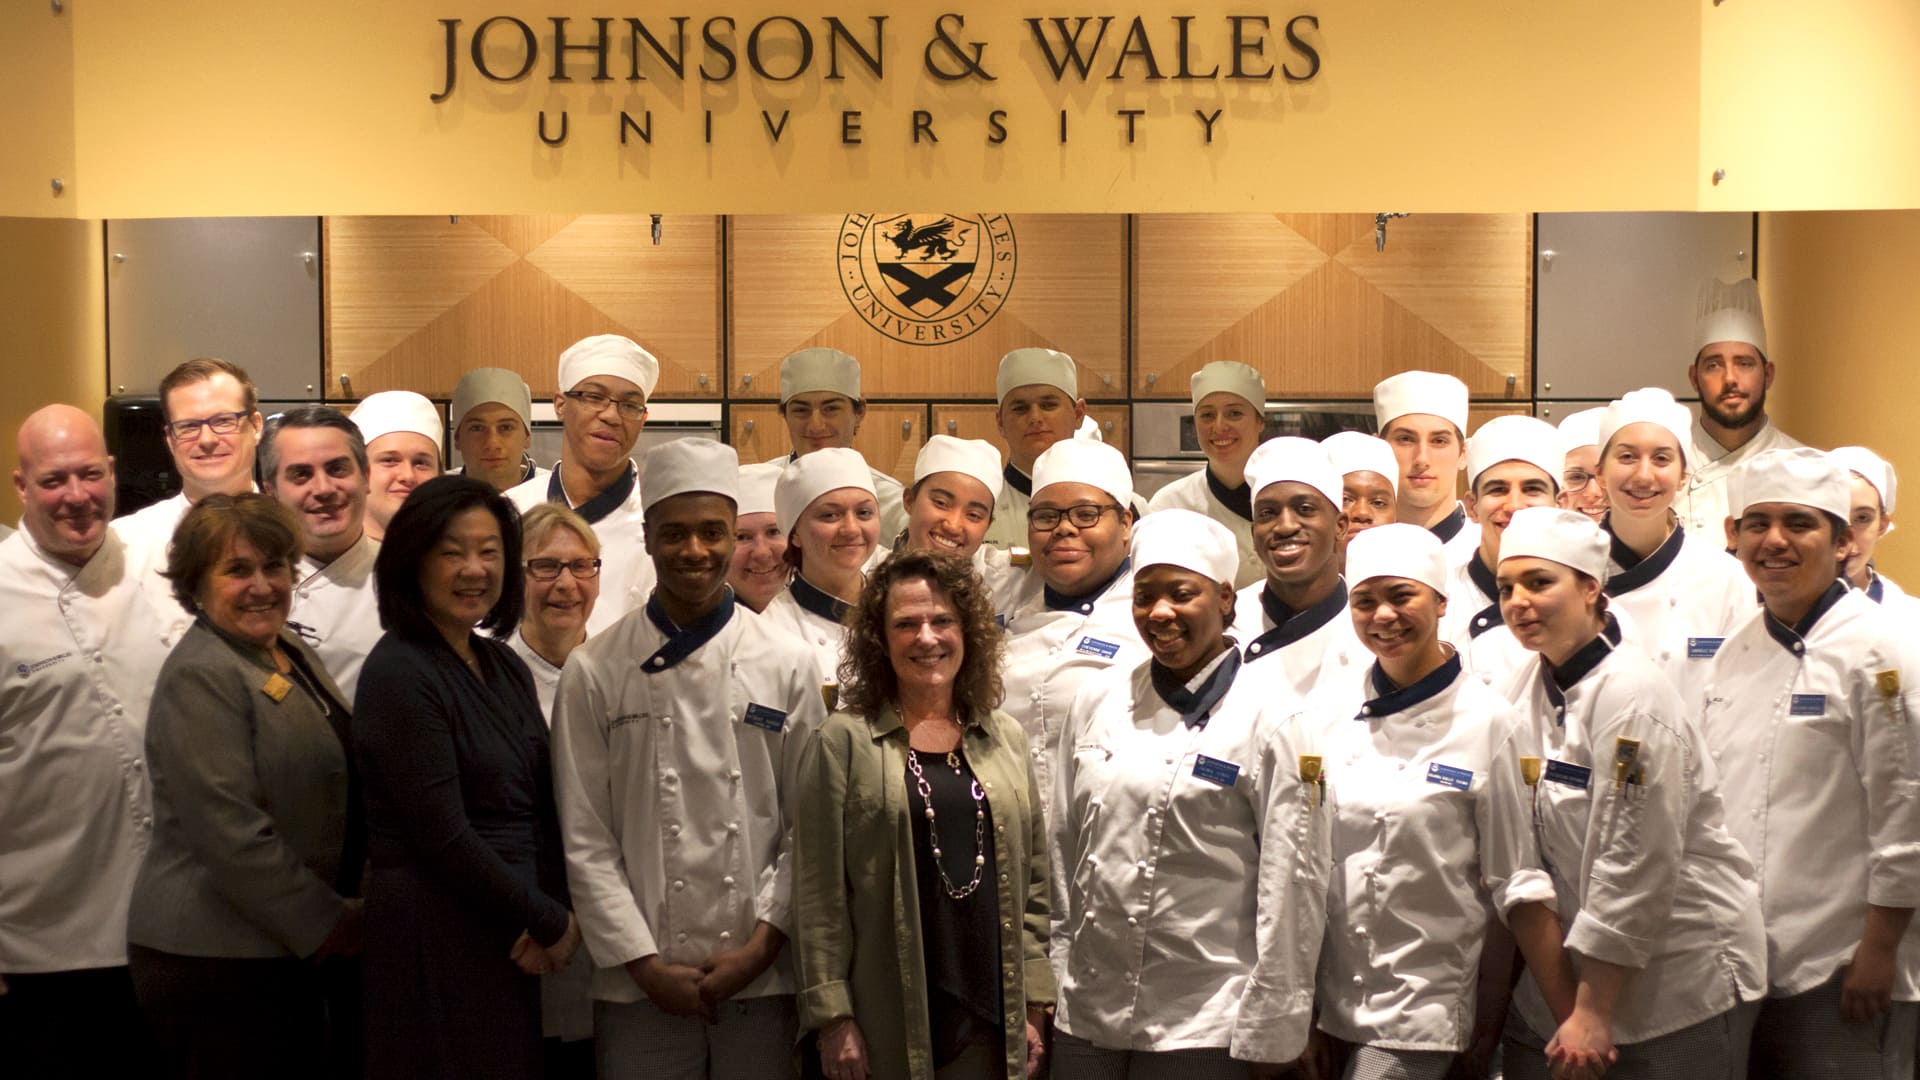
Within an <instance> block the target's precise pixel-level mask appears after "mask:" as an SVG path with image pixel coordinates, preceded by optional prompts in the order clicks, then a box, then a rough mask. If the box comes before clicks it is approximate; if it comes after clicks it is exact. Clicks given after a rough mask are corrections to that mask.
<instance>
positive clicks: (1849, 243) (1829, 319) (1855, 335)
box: [1759, 210, 1920, 585]
mask: <svg viewBox="0 0 1920 1080" xmlns="http://www.w3.org/2000/svg"><path fill="white" fill-rule="evenodd" d="M1759 274H1760V290H1761V295H1762V300H1763V301H1764V303H1765V305H1766V313H1767V344H1768V345H1769V346H1771V350H1770V351H1771V352H1772V356H1773V360H1774V363H1775V365H1776V375H1775V379H1774V384H1773V392H1772V395H1771V396H1770V397H1769V398H1768V410H1769V412H1771V414H1772V415H1773V418H1774V420H1775V421H1776V422H1777V423H1779V425H1780V426H1781V428H1782V429H1783V430H1785V431H1786V432H1788V433H1789V434H1791V435H1793V436H1795V437H1796V438H1799V439H1800V440H1802V441H1804V442H1807V443H1809V444H1811V445H1814V446H1819V447H1825V448H1831V447H1834V446H1844V445H1848V444H1856V445H1863V446H1868V447H1871V448H1873V449H1874V450H1875V451H1876V452H1878V453H1879V454H1880V455H1881V456H1882V457H1884V458H1886V459H1887V460H1888V461H1891V462H1893V467H1894V469H1895V471H1896V472H1897V473H1898V474H1899V475H1900V476H1901V477H1902V478H1903V479H1904V480H1905V481H1906V483H1907V484H1908V485H1912V486H1911V487H1909V489H1908V490H1909V492H1910V494H1908V495H1907V496H1906V498H1907V499H1908V500H1920V447H1916V445H1915V441H1914V433H1915V429H1916V421H1920V363H1916V361H1917V360H1920V356H1916V355H1915V343H1916V342H1920V304H1916V303H1915V301H1914V285H1915V282H1917V281H1920V210H1889V211H1871V212H1811V211H1810V212H1802V213H1781V214H1762V215H1760V267H1759ZM1902 517H1905V518H1907V519H1908V520H1909V521H1910V522H1912V524H1909V525H1908V527H1907V529H1906V530H1896V531H1895V532H1894V534H1893V535H1892V536H1890V537H1888V538H1887V539H1886V540H1885V541H1884V542H1883V543H1882V544H1881V547H1880V550H1879V551H1878V553H1877V554H1876V561H1877V562H1878V563H1879V565H1880V568H1881V570H1883V571H1884V572H1885V573H1886V574H1887V575H1888V576H1889V577H1891V578H1893V579H1894V580H1896V581H1900V582H1902V583H1906V582H1913V583H1914V584H1916V585H1920V509H1916V508H1915V507H1914V506H1913V505H1912V504H1911V503H1909V505H1908V506H1907V507H1906V508H1905V511H1904V513H1899V512H1896V514H1895V521H1896V522H1898V521H1899V520H1900V519H1901V518H1902Z"/></svg>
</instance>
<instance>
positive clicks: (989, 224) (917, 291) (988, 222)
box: [838, 211, 1015, 345]
mask: <svg viewBox="0 0 1920 1080" xmlns="http://www.w3.org/2000/svg"><path fill="white" fill-rule="evenodd" d="M838 259H839V266H840V287H841V288H842V289H843V290H845V292H846V294H847V302H848V303H849V304H851V305H852V306H853V310H854V311H855V312H856V313H858V314H859V316H860V317H861V318H862V319H864V320H865V321H866V322H867V325H869V326H871V327H873V328H874V329H875V330H878V331H880V332H881V333H882V334H885V335H886V336H888V337H890V338H892V339H893V340H895V341H899V342H902V343H904V344H908V345H945V344H947V343H948V342H953V341H958V340H960V339H961V338H964V337H966V336H967V335H969V334H971V333H973V332H974V331H975V330H978V329H980V328H981V327H982V326H985V325H986V324H987V322H988V321H989V320H991V319H992V318H993V317H994V315H995V314H997V313H998V312H999V310H1000V307H1001V305H1003V304H1005V303H1006V302H1007V296H1008V294H1009V293H1011V292H1012V289H1013V269H1014V261H1015V260H1014V240H1013V223H1012V221H1010V220H1009V219H1008V218H1007V215H1005V214H966V213H957V212H953V211H926V212H918V213H897V214H849V215H847V218H846V220H845V221H843V222H842V223H841V225H840V238H839V252H838Z"/></svg>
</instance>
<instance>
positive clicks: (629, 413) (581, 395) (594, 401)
mask: <svg viewBox="0 0 1920 1080" xmlns="http://www.w3.org/2000/svg"><path fill="white" fill-rule="evenodd" d="M560 396H561V397H564V398H571V399H572V400H574V401H577V402H579V403H580V404H582V405H585V406H586V407H587V408H589V409H592V410H593V411H594V412H599V411H601V410H602V409H605V408H606V407H607V403H608V402H612V403H613V404H614V405H615V406H616V407H617V408H618V409H619V410H620V418H621V419H623V420H638V419H640V418H641V417H643V416H645V415H647V407H646V406H645V405H642V404H640V403H639V402H637V401H634V400H633V399H631V398H612V397H608V396H607V395H605V394H603V393H601V392H600V391H598V390H562V391H561V392H560Z"/></svg>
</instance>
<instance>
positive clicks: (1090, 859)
mask: <svg viewBox="0 0 1920 1080" xmlns="http://www.w3.org/2000/svg"><path fill="white" fill-rule="evenodd" d="M1087 865H1088V866H1099V865H1100V860H1098V859H1096V858H1094V857H1093V856H1091V855H1089V856H1087Z"/></svg>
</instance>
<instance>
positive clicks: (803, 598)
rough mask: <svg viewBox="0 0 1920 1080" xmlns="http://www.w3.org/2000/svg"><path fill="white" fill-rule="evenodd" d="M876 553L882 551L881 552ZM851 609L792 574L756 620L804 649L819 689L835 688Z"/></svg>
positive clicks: (838, 681) (838, 678)
mask: <svg viewBox="0 0 1920 1080" xmlns="http://www.w3.org/2000/svg"><path fill="white" fill-rule="evenodd" d="M879 550H880V551H881V552H882V553H884V552H885V551H886V549H885V548H880V549H879ZM870 565H871V563H870ZM852 607H853V605H851V604H849V603H847V602H846V601H845V600H842V599H840V598H839V597H837V596H832V595H830V594H829V593H827V592H826V590H824V589H820V588H817V587H816V586H815V585H814V584H813V582H811V581H808V580H807V579H806V578H805V577H803V576H801V575H799V574H795V575H793V580H792V581H790V582H788V583H787V587H786V588H784V589H782V590H780V591H779V592H777V593H775V594H774V596H773V599H772V600H769V601H767V606H766V609H765V610H764V611H762V612H760V618H761V619H762V620H764V621H765V622H766V624H767V628H768V629H770V630H773V631H774V632H775V633H778V634H780V635H782V636H784V637H787V638H791V639H792V640H794V641H796V642H799V643H800V644H802V645H805V646H806V648H807V652H808V653H809V654H811V655H812V657H813V666H814V669H815V670H817V671H818V672H819V673H820V685H821V686H839V685H840V661H841V660H842V659H844V658H845V656H846V648H847V625H846V623H845V622H844V621H843V620H845V619H846V618H847V616H848V613H849V612H850V611H851V610H852ZM819 689H820V687H815V690H819Z"/></svg>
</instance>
